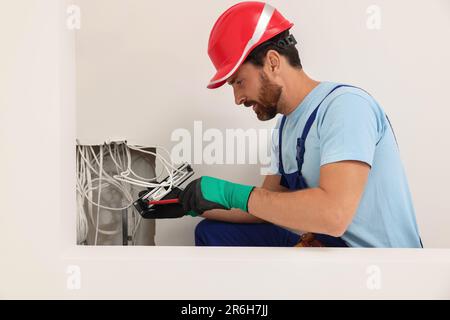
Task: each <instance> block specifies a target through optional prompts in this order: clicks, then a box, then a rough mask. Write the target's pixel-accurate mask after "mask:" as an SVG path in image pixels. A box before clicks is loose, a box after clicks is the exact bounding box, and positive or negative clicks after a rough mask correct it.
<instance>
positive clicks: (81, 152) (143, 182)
mask: <svg viewBox="0 0 450 320" xmlns="http://www.w3.org/2000/svg"><path fill="white" fill-rule="evenodd" d="M105 146H107V148H105ZM112 146H113V148H111V144H105V145H104V146H100V150H99V154H96V152H95V151H94V148H93V147H92V146H82V145H79V144H78V145H77V171H78V174H77V188H76V189H77V193H78V196H77V204H78V211H77V212H78V215H77V242H78V243H82V242H84V241H85V240H86V238H87V234H88V223H87V221H88V219H87V217H89V218H90V220H91V223H92V225H94V226H95V230H96V231H95V242H94V243H95V244H97V242H98V234H99V233H101V234H106V235H114V234H117V233H118V232H119V231H120V228H117V229H116V230H102V229H100V228H99V220H100V209H101V208H102V209H105V210H111V211H122V210H127V209H128V208H130V207H131V206H132V204H133V198H132V195H131V192H130V190H129V187H130V185H136V186H140V187H167V188H169V189H171V188H172V187H173V182H174V181H173V179H174V177H173V175H174V173H175V172H182V171H181V170H179V169H178V168H176V167H175V166H174V164H173V163H172V162H171V159H170V154H169V152H168V151H167V149H165V148H163V147H160V146H152V147H142V146H130V145H127V144H125V143H120V144H115V143H114V144H112ZM148 148H154V149H155V151H156V152H152V151H148V150H145V149H148ZM130 150H134V151H137V152H140V153H144V154H149V155H152V156H154V158H155V163H156V161H159V162H160V164H161V165H162V167H163V168H162V170H161V172H160V173H159V174H158V175H157V176H156V177H154V178H145V177H142V176H139V175H138V174H136V172H134V171H133V169H132V157H131V152H130ZM158 150H162V151H164V152H165V153H166V154H167V155H168V159H169V161H168V160H167V159H166V158H165V157H164V156H162V155H161V154H160V153H158V152H157V151H158ZM106 156H109V157H110V158H111V160H112V162H113V163H114V165H115V169H116V172H117V174H113V175H112V176H111V175H110V174H108V172H106V171H105V169H104V167H103V165H104V158H105V157H106ZM164 173H167V176H168V177H167V178H166V179H165V181H164V182H161V183H158V182H157V180H158V179H159V178H160V177H161V176H162V175H163V174H164ZM94 175H95V176H97V178H94V177H93V176H94ZM109 187H114V188H116V189H117V190H119V191H120V193H121V194H122V195H123V197H124V198H125V200H126V205H125V206H122V207H120V208H112V207H108V206H105V205H102V204H101V203H100V199H101V193H102V190H105V189H106V188H109ZM94 191H98V194H97V202H95V201H94V200H93V199H92V195H93V192H94ZM85 200H86V201H87V208H88V214H86V212H85V209H84V201H85ZM94 206H95V207H97V217H96V219H95V221H94V217H93V209H94ZM132 213H133V220H134V223H133V225H132V226H131V228H132V241H133V244H134V243H135V236H136V233H137V230H138V228H139V225H140V222H141V220H142V216H141V215H137V214H136V212H135V210H133V211H132ZM136 216H137V217H138V218H137V221H136Z"/></svg>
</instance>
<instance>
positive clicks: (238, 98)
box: [234, 94, 247, 106]
mask: <svg viewBox="0 0 450 320" xmlns="http://www.w3.org/2000/svg"><path fill="white" fill-rule="evenodd" d="M246 100H247V98H245V97H244V96H243V95H237V94H235V95H234V102H235V103H236V104H237V105H238V106H239V105H241V104H244V103H245V101H246Z"/></svg>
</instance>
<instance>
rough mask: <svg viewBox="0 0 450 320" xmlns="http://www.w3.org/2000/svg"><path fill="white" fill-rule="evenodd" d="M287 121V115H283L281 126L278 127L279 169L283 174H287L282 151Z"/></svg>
mask: <svg viewBox="0 0 450 320" xmlns="http://www.w3.org/2000/svg"><path fill="white" fill-rule="evenodd" d="M285 122H286V116H283V118H281V123H280V128H279V129H278V167H279V171H280V173H281V174H282V175H284V174H285V172H284V167H283V156H282V151H281V143H282V141H283V139H282V136H283V128H284V123H285Z"/></svg>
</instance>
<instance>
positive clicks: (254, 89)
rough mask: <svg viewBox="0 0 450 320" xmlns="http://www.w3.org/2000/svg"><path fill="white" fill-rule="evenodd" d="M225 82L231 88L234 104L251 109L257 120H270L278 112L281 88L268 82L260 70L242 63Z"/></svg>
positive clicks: (249, 64)
mask: <svg viewBox="0 0 450 320" xmlns="http://www.w3.org/2000/svg"><path fill="white" fill-rule="evenodd" d="M227 82H228V84H230V85H231V86H233V91H234V97H235V102H236V104H237V105H241V104H243V105H245V106H246V107H253V111H255V113H256V116H257V117H258V119H259V120H261V121H267V120H270V119H272V118H274V117H275V116H276V115H277V113H278V112H279V110H278V103H279V101H280V97H281V92H282V88H281V86H279V85H278V84H276V83H274V82H272V81H270V80H269V79H268V77H267V75H266V73H265V72H264V70H263V69H262V68H258V67H256V66H254V65H253V64H251V63H244V64H243V65H242V66H240V67H239V69H238V71H237V72H236V73H235V74H234V75H233V76H232V77H231V78H230V79H228V81H227Z"/></svg>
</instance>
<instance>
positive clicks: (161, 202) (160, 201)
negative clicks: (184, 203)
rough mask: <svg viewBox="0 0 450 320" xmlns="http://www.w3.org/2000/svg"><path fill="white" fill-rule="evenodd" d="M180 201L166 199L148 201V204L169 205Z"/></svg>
mask: <svg viewBox="0 0 450 320" xmlns="http://www.w3.org/2000/svg"><path fill="white" fill-rule="evenodd" d="M178 202H180V200H178V199H166V200H152V201H149V202H148V204H170V203H178Z"/></svg>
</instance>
